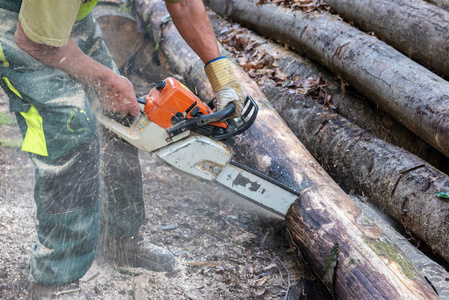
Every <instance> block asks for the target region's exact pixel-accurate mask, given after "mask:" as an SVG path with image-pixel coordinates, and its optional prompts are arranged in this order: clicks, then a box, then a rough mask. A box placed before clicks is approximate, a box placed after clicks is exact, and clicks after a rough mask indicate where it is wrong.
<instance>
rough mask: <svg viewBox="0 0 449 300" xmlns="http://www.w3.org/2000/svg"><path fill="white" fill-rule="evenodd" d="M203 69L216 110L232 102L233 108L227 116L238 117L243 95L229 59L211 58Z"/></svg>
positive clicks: (240, 112)
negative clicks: (210, 87)
mask: <svg viewBox="0 0 449 300" xmlns="http://www.w3.org/2000/svg"><path fill="white" fill-rule="evenodd" d="M205 71H206V75H207V77H208V78H209V81H210V83H211V85H212V89H213V90H214V93H215V98H216V99H217V102H216V104H215V107H216V109H217V111H220V110H222V109H223V108H225V107H226V106H227V105H228V104H229V103H231V102H233V103H234V105H235V110H234V113H233V114H232V115H231V116H229V118H237V117H240V116H241V114H242V110H243V106H244V104H245V95H244V94H243V92H242V88H241V87H240V84H239V83H238V82H237V78H236V77H235V74H234V71H233V70H232V66H231V63H230V62H229V60H228V59H227V58H226V57H224V56H221V57H218V58H216V59H213V60H211V61H210V62H208V63H207V64H206V66H205Z"/></svg>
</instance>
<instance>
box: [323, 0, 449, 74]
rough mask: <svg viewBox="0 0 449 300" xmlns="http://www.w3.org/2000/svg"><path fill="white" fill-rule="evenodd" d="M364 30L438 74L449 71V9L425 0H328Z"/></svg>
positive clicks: (448, 72) (336, 9)
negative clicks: (448, 27)
mask: <svg viewBox="0 0 449 300" xmlns="http://www.w3.org/2000/svg"><path fill="white" fill-rule="evenodd" d="M326 4H327V5H329V6H330V7H331V8H332V9H333V10H335V11H336V12H337V13H338V14H339V15H340V16H341V17H343V18H344V19H345V20H347V21H353V22H354V23H355V24H356V25H357V26H359V27H360V28H361V29H363V30H364V31H370V32H374V33H375V34H376V35H377V36H379V37H380V38H381V39H382V40H383V41H385V42H386V43H387V44H389V45H391V46H393V47H394V48H396V49H398V50H399V51H401V52H402V53H404V54H406V55H407V56H409V57H410V58H412V59H413V60H415V61H417V62H419V63H420V64H422V65H424V66H426V67H427V68H429V69H430V70H432V71H434V72H435V73H437V74H439V75H443V76H445V77H447V76H448V75H449V60H448V59H447V57H448V56H449V31H448V30H447V24H448V23H449V12H448V11H445V10H444V9H441V8H438V7H436V6H435V5H432V4H429V3H426V2H424V1H422V0H390V1H381V2H379V1H374V0H326Z"/></svg>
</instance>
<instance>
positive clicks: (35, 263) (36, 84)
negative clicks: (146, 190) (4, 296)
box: [0, 0, 145, 285]
mask: <svg viewBox="0 0 449 300" xmlns="http://www.w3.org/2000/svg"><path fill="white" fill-rule="evenodd" d="M18 8H20V2H18V1H16V0H0V20H1V21H0V85H1V87H2V88H3V89H4V90H5V92H6V93H7V95H8V97H9V99H10V109H11V111H12V112H15V113H16V116H17V120H18V124H19V127H20V130H21V133H22V135H23V138H24V141H23V145H22V150H23V151H27V152H28V153H29V156H30V158H31V160H32V161H33V163H34V165H35V166H36V173H35V178H36V184H35V190H34V200H35V203H36V208H37V213H36V215H37V220H38V222H37V224H36V231H37V239H36V242H35V244H34V247H33V249H32V253H31V258H30V271H29V279H30V281H31V282H35V283H38V284H45V285H59V284H63V283H66V282H70V281H73V280H75V279H78V278H80V277H82V276H83V275H84V274H85V273H86V272H87V270H88V269H89V268H90V266H91V264H92V262H93V260H94V258H95V253H96V248H97V244H98V239H99V235H100V229H101V230H102V233H103V234H104V235H108V236H111V237H127V236H133V235H136V234H137V232H138V230H139V227H140V226H141V224H142V222H143V220H144V218H145V215H144V207H143V197H142V179H141V171H140V165H139V160H138V156H137V149H135V148H134V147H132V146H131V145H129V144H127V143H126V142H124V141H123V140H121V139H119V138H117V137H116V136H115V135H114V134H112V133H110V132H108V131H107V130H105V129H103V128H101V127H100V128H99V126H98V125H97V122H96V118H95V114H94V113H93V109H92V105H94V103H95V101H96V100H97V99H96V96H95V94H94V93H93V92H89V91H88V89H87V88H85V87H83V86H82V85H81V84H80V83H79V82H77V81H75V80H73V79H72V78H70V77H69V76H68V75H67V74H65V73H64V72H62V71H60V70H58V69H54V68H51V67H48V66H45V65H43V64H41V63H40V62H38V61H37V60H35V59H33V58H32V57H31V56H29V55H28V54H27V53H25V52H24V51H22V50H21V49H20V48H18V46H17V45H16V43H15V41H14V33H15V31H16V27H17V22H18ZM71 38H72V39H73V40H74V41H75V42H76V43H77V44H78V46H79V47H80V49H81V50H82V51H83V52H84V53H85V54H87V55H89V56H91V57H92V58H93V59H95V60H96V61H98V62H100V63H101V64H103V65H105V66H107V67H109V68H110V69H113V70H114V71H117V68H116V66H115V64H114V62H113V61H112V58H111V56H110V54H109V52H108V50H107V49H106V46H105V44H104V42H103V39H102V35H101V31H100V29H99V27H98V24H97V23H96V22H95V20H94V19H93V17H92V16H91V15H88V16H87V17H86V18H84V19H83V20H81V21H79V22H77V23H76V24H75V26H74V28H73V31H72V35H71ZM100 199H101V200H100ZM11 201H14V199H11Z"/></svg>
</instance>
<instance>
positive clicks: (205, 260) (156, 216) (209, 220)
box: [0, 91, 305, 299]
mask: <svg viewBox="0 0 449 300" xmlns="http://www.w3.org/2000/svg"><path fill="white" fill-rule="evenodd" d="M21 141H22V138H21V135H20V132H19V130H18V126H17V124H16V121H15V117H14V115H12V114H10V113H9V108H8V100H7V97H6V96H5V94H4V93H3V92H2V91H1V93H0V144H1V146H0V245H1V246H0V299H28V298H29V295H28V293H27V291H26V285H27V267H28V260H29V253H30V250H31V247H32V246H33V243H34V240H35V239H36V232H35V229H34V225H35V223H36V217H35V213H36V207H35V204H34V200H33V186H34V170H35V168H34V165H33V164H32V163H31V161H30V160H29V158H28V155H27V153H25V152H22V151H21V150H20V145H21ZM139 155H140V162H141V167H142V175H143V186H144V199H145V204H146V220H145V225H144V226H143V228H142V229H141V231H142V234H143V235H144V236H145V237H147V238H148V239H149V240H150V241H151V242H152V243H154V244H157V245H160V246H163V247H166V248H167V249H169V250H170V251H172V252H173V253H174V254H175V256H176V259H177V270H176V271H175V272H172V273H158V272H152V271H147V270H144V269H139V268H130V267H126V266H124V267H120V266H117V265H113V264H99V263H97V262H94V264H93V266H92V267H91V269H90V270H89V271H88V273H87V274H86V275H85V276H84V277H83V278H81V287H82V288H83V290H84V291H85V292H86V293H87V294H88V296H89V297H90V299H280V298H286V295H287V292H288V290H289V288H290V287H291V286H293V285H294V284H295V283H296V282H297V281H298V280H299V279H300V278H301V277H302V276H305V275H304V274H305V271H304V269H303V268H302V267H300V265H299V264H298V262H297V260H296V258H295V255H294V253H293V251H292V250H291V249H290V248H289V246H288V243H287V242H286V238H285V226H284V222H283V220H281V219H279V218H278V217H275V216H273V215H268V214H266V213H265V212H264V211H262V210H261V209H258V208H257V207H255V206H253V205H252V204H249V203H247V202H246V201H245V200H243V199H241V198H239V197H238V196H235V195H233V194H232V193H230V192H226V191H224V190H222V189H221V188H219V187H217V186H214V185H212V184H210V183H208V182H200V181H198V180H194V179H192V178H188V177H185V176H183V175H180V174H178V173H176V172H174V171H172V169H170V168H169V167H167V166H166V165H163V164H161V163H159V162H157V161H155V160H154V159H152V158H151V156H150V154H148V153H144V152H141V153H140V154H139Z"/></svg>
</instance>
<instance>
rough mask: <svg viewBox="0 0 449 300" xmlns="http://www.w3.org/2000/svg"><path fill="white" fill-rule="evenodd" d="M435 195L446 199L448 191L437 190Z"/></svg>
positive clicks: (448, 194) (448, 197) (448, 196)
mask: <svg viewBox="0 0 449 300" xmlns="http://www.w3.org/2000/svg"><path fill="white" fill-rule="evenodd" d="M436 195H437V197H440V198H447V199H449V191H447V192H437V193H436Z"/></svg>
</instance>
